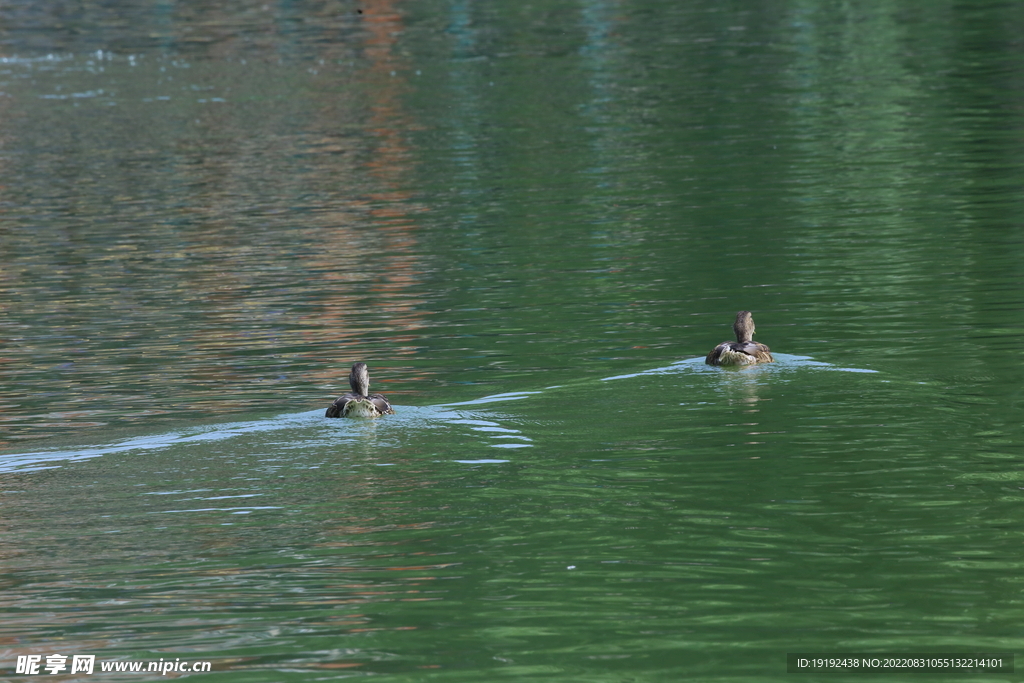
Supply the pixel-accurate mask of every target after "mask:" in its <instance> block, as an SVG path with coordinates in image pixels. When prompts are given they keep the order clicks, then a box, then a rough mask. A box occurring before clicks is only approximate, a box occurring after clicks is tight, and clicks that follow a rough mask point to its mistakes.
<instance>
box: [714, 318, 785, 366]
mask: <svg viewBox="0 0 1024 683" xmlns="http://www.w3.org/2000/svg"><path fill="white" fill-rule="evenodd" d="M732 329H733V332H735V333H736V341H734V342H728V341H727V342H722V343H721V344H719V345H718V346H716V347H715V348H713V349H712V350H711V353H709V354H708V355H707V358H705V359H704V362H705V363H707V364H708V365H753V364H754V363H774V362H775V359H774V358H772V350H771V349H769V348H768V347H767V346H765V345H764V344H759V343H758V342H756V341H754V316H752V315H751V314H750V311H740V312H739V313H737V314H736V322H734V323H733V324H732Z"/></svg>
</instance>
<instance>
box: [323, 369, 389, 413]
mask: <svg viewBox="0 0 1024 683" xmlns="http://www.w3.org/2000/svg"><path fill="white" fill-rule="evenodd" d="M348 383H349V386H351V387H352V391H350V392H349V393H347V394H345V395H343V396H340V397H339V398H338V399H337V400H335V401H334V403H332V404H331V405H330V407H329V408H328V409H327V412H326V413H325V414H324V417H380V416H381V415H394V414H395V411H394V409H393V408H392V407H391V404H390V403H388V400H387V399H386V398H384V396H383V395H381V394H370V393H368V392H369V391H370V371H369V369H367V367H366V363H354V364H353V365H352V371H351V372H350V373H349V375H348Z"/></svg>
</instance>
